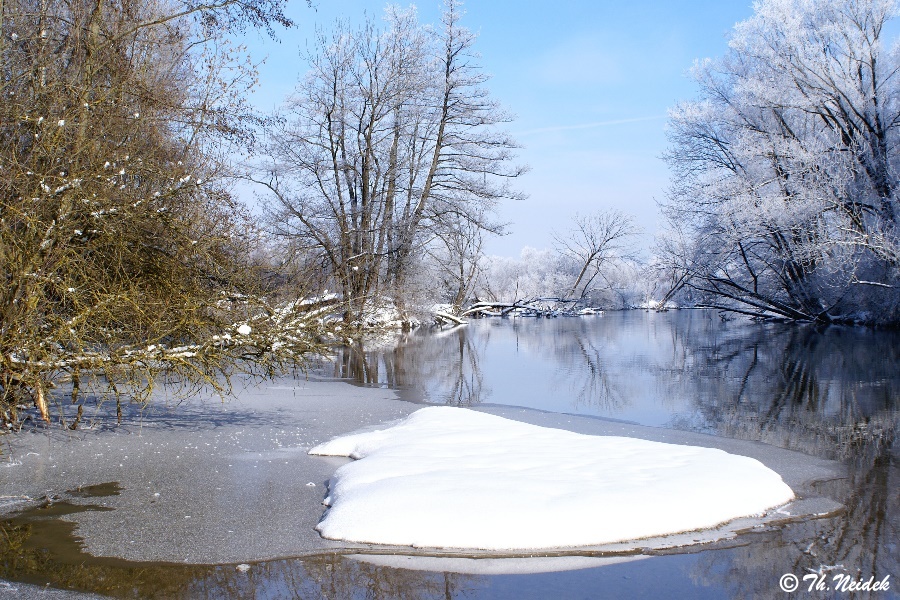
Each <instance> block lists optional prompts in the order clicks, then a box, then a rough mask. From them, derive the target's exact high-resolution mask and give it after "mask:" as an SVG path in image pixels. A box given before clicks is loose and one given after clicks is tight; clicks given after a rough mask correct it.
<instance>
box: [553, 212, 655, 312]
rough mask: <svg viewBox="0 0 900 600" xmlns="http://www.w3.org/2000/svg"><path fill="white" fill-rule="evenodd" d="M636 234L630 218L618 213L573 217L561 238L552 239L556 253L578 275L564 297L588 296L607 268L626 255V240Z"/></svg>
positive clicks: (557, 235) (558, 236)
mask: <svg viewBox="0 0 900 600" xmlns="http://www.w3.org/2000/svg"><path fill="white" fill-rule="evenodd" d="M637 232H638V229H637V227H635V225H634V220H633V218H632V217H631V216H629V215H626V214H624V213H622V212H619V211H617V210H605V211H598V212H594V213H591V214H587V215H575V217H574V218H573V225H572V226H571V227H570V228H569V229H568V230H567V231H566V232H565V233H564V234H559V233H556V234H554V236H553V239H554V241H555V242H556V251H557V252H559V254H560V255H561V256H562V257H563V258H564V259H565V260H568V261H569V262H570V263H571V265H572V266H573V267H574V269H577V272H578V274H577V275H576V276H575V278H574V280H573V281H572V287H571V288H570V289H569V291H568V293H567V294H566V296H567V297H569V298H582V299H583V298H586V297H587V296H589V295H590V293H591V291H592V290H593V289H594V287H595V282H596V281H597V279H598V278H599V279H601V280H603V279H604V278H605V277H604V274H603V269H604V267H605V266H606V264H607V263H610V262H612V261H614V260H615V259H619V258H622V257H623V256H624V255H626V254H628V251H629V248H628V242H629V239H630V238H633V236H634V235H635V234H637Z"/></svg>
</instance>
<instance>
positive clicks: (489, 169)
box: [258, 0, 522, 321]
mask: <svg viewBox="0 0 900 600" xmlns="http://www.w3.org/2000/svg"><path fill="white" fill-rule="evenodd" d="M460 16H461V11H460V9H459V3H458V2H455V1H452V0H451V1H449V2H447V4H446V7H445V11H444V14H443V20H442V26H441V27H440V28H437V29H435V30H432V29H430V28H426V27H423V26H422V25H420V24H419V23H418V21H417V17H416V13H415V11H414V9H409V10H400V9H397V8H395V7H389V8H388V10H387V12H386V18H385V23H384V26H383V27H381V26H379V25H378V24H376V23H375V22H373V21H371V20H369V21H367V22H366V23H365V24H364V25H363V26H362V27H361V28H359V29H351V28H349V26H346V25H343V24H338V25H336V27H335V29H334V30H333V31H332V32H330V33H322V34H320V36H319V38H318V39H317V41H316V44H315V49H314V50H313V51H312V53H311V55H310V56H308V61H309V63H310V65H311V70H310V72H309V73H308V74H307V75H306V76H305V78H304V79H303V80H302V82H301V84H300V85H299V86H298V88H297V90H296V91H295V93H294V94H293V95H292V96H291V97H290V98H289V99H288V101H287V103H286V104H285V106H284V108H283V109H282V111H281V113H280V115H279V116H280V119H279V121H278V124H277V126H276V127H275V128H274V130H272V131H271V132H270V133H271V146H270V148H268V152H267V154H268V156H270V157H271V162H269V163H267V164H265V165H264V167H263V168H262V174H261V175H259V176H258V179H259V181H260V182H261V183H263V184H264V185H266V186H268V188H269V190H270V191H271V192H272V196H273V198H274V200H273V202H272V213H273V222H274V226H275V231H276V233H278V234H279V235H280V236H282V237H283V238H285V239H288V240H291V241H292V243H293V244H294V246H295V247H299V248H301V249H303V250H305V251H307V252H309V253H314V254H315V255H317V256H318V257H319V260H320V261H321V263H322V264H324V265H327V267H328V269H329V270H330V274H331V276H332V277H333V279H334V283H335V286H336V287H337V289H338V290H339V291H340V293H341V294H342V297H343V300H344V303H345V318H346V319H347V320H348V321H353V320H354V319H357V318H358V317H359V315H360V314H361V313H362V312H363V310H364V309H365V307H366V305H367V303H368V302H369V301H370V300H371V299H372V298H374V297H377V296H380V295H384V296H392V297H393V299H394V300H395V302H397V304H399V305H402V304H403V301H404V296H405V289H406V286H407V284H408V283H409V281H410V275H411V274H410V272H409V270H410V268H411V266H412V265H414V264H416V263H417V262H421V261H419V260H418V259H419V258H420V256H421V254H422V253H423V250H424V249H425V247H426V246H428V245H429V244H432V243H435V242H436V241H438V243H439V244H440V240H443V241H444V242H446V241H450V240H451V238H452V236H453V235H454V232H459V231H462V230H463V229H466V228H470V227H475V228H477V229H481V230H488V231H491V230H496V229H497V227H496V226H495V225H494V224H492V223H491V222H490V220H488V219H486V218H485V216H486V215H488V214H489V213H490V210H491V209H492V207H493V205H494V204H495V203H496V202H497V201H498V200H499V199H501V198H510V197H518V196H519V194H518V193H516V192H515V191H513V190H511V189H510V188H509V187H508V182H509V180H510V178H513V177H515V176H517V175H518V174H519V173H521V172H522V169H521V168H519V167H516V166H515V165H513V164H512V162H511V161H512V159H513V155H512V151H513V149H514V147H515V144H514V143H513V141H512V140H511V139H510V138H509V137H508V136H507V135H506V134H505V133H504V132H503V131H501V130H500V129H499V128H498V126H500V125H502V124H503V123H505V122H507V121H508V120H509V119H510V117H509V116H508V115H507V114H506V113H505V112H503V111H502V110H501V109H500V108H499V106H498V105H497V104H496V102H494V101H493V100H492V99H491V98H490V96H489V94H488V92H487V90H486V89H485V87H484V84H485V82H486V79H487V77H486V76H485V75H484V74H483V73H482V72H481V71H480V70H479V67H478V65H477V62H476V56H475V55H474V53H473V45H474V42H475V36H474V35H473V34H472V33H471V32H469V31H468V30H466V29H465V28H463V27H461V26H460V25H459V19H460ZM451 243H452V242H451Z"/></svg>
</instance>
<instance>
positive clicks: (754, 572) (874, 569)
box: [336, 311, 900, 598]
mask: <svg viewBox="0 0 900 600" xmlns="http://www.w3.org/2000/svg"><path fill="white" fill-rule="evenodd" d="M502 344H506V345H507V346H508V347H509V349H508V350H504V352H506V355H505V358H503V359H498V358H497V357H496V354H497V353H498V352H500V350H498V348H500V347H501V345H502ZM348 355H350V356H348ZM526 355H527V356H528V357H530V359H531V360H532V362H530V363H529V365H533V364H540V363H545V364H546V365H547V377H546V378H547V380H548V382H549V384H548V387H547V392H546V393H547V394H550V393H553V390H557V389H558V390H565V392H564V393H565V394H567V395H568V401H569V405H568V408H567V411H568V412H586V413H590V414H601V415H603V414H608V415H609V416H616V414H617V411H621V410H624V409H627V408H629V407H633V405H636V404H639V403H640V402H642V401H645V398H643V397H642V395H646V394H650V395H654V396H655V398H654V401H655V402H656V403H657V404H659V405H662V406H664V407H668V408H669V410H670V420H669V422H668V424H667V426H669V427H674V428H687V429H694V430H698V431H703V432H707V433H712V434H715V435H719V436H725V437H731V438H740V439H748V440H756V441H761V442H765V443H768V444H772V445H776V446H780V447H784V448H789V449H792V450H797V451H800V452H803V453H806V454H810V455H814V456H818V457H822V458H829V459H835V460H840V461H842V462H843V463H844V464H846V465H847V466H848V470H849V477H848V478H847V479H841V480H836V481H831V482H823V483H821V484H820V486H821V488H822V491H823V493H824V494H825V495H828V496H830V497H833V498H835V499H837V500H839V501H840V502H842V503H843V504H844V505H845V506H846V510H845V511H844V512H843V513H842V514H840V515H839V516H837V517H833V518H828V519H820V520H816V521H810V522H806V523H797V524H792V525H789V526H786V527H784V528H782V529H780V530H779V531H777V532H769V533H766V534H760V535H756V536H754V537H753V538H752V539H753V541H752V543H750V544H749V545H747V546H746V547H744V548H738V549H732V550H727V551H710V552H703V553H701V554H700V555H699V557H698V560H697V561H696V563H695V567H694V570H695V572H694V577H695V578H696V580H697V582H698V583H699V584H708V585H711V586H717V587H719V586H727V587H728V588H729V590H730V595H732V596H734V597H748V598H749V597H760V596H762V597H766V596H770V595H772V594H773V593H774V592H773V590H775V591H777V582H778V578H779V577H780V576H781V575H782V574H784V573H787V572H793V573H795V574H797V575H798V576H800V577H802V576H803V575H804V574H806V573H808V572H809V571H810V570H812V571H816V570H821V569H823V568H827V567H828V566H835V565H841V567H840V568H839V569H838V571H836V572H843V573H848V574H851V575H852V576H853V577H854V578H862V579H863V580H865V579H868V577H869V576H870V575H874V576H876V577H877V578H879V579H880V578H883V577H884V575H888V574H890V575H892V577H900V569H898V566H900V556H898V552H900V550H898V545H897V541H896V540H898V539H900V531H898V529H900V527H898V525H900V506H898V504H900V499H898V496H900V477H898V461H897V450H896V446H895V444H894V441H895V437H896V431H897V422H898V415H900V411H898V402H900V400H898V398H900V332H896V331H873V330H869V329H861V328H847V327H830V328H824V329H823V328H820V327H814V326H803V325H787V324H777V323H754V322H751V321H747V320H742V319H735V320H731V321H723V320H722V319H720V318H719V317H718V315H717V314H716V313H714V312H710V311H676V312H670V313H668V314H656V315H652V314H646V313H641V312H637V311H632V312H628V313H607V314H606V315H605V316H603V317H588V318H583V319H580V318H575V319H554V320H545V319H510V320H505V321H502V322H501V321H496V320H495V321H493V322H491V323H478V322H475V323H472V324H471V325H470V326H469V327H460V328H456V329H452V330H450V331H444V332H440V333H439V334H437V335H432V334H427V333H425V334H423V333H418V334H412V335H409V336H407V337H406V339H405V340H403V343H401V344H400V345H399V346H397V347H396V348H394V349H391V350H389V351H381V352H364V351H363V349H362V347H361V346H355V347H353V348H347V349H345V350H343V353H342V355H341V358H342V365H343V366H342V367H341V370H340V372H341V375H344V376H347V375H349V376H350V377H351V378H353V379H355V380H356V381H358V382H360V383H365V384H368V385H373V384H377V385H388V386H391V387H398V388H413V389H419V390H420V391H423V393H424V394H425V395H426V396H427V397H428V399H429V401H431V402H435V403H447V404H452V405H457V406H471V405H474V404H477V403H479V402H484V401H491V402H501V403H509V404H516V401H517V399H516V398H504V397H503V392H504V390H505V383H504V380H503V379H502V378H500V377H498V375H497V373H496V370H497V365H498V364H500V365H501V367H502V362H503V361H504V360H505V361H507V362H513V363H514V362H516V361H523V360H524V357H525V356H526ZM488 358H489V360H488ZM534 360H538V361H539V362H538V363H535V362H534ZM498 361H499V362H498ZM336 374H337V373H336ZM641 377H644V378H649V379H650V380H651V382H650V383H649V384H647V385H644V386H639V385H637V384H636V383H635V381H636V379H639V378H641ZM492 390H497V392H498V393H497V394H494V393H492ZM554 410H558V409H556V408H554ZM828 583H829V584H831V583H832V581H831V576H829V577H828ZM895 586H900V581H898V582H896V583H895ZM825 596H826V597H827V594H826V595H825ZM841 597H852V595H850V594H842V596H841Z"/></svg>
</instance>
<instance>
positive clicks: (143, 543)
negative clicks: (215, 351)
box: [0, 378, 841, 597]
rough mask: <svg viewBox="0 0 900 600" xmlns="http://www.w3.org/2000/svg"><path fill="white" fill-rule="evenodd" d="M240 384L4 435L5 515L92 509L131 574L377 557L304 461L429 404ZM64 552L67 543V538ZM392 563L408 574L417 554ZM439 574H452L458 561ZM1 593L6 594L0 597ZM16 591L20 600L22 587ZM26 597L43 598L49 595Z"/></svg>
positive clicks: (683, 437) (800, 462)
mask: <svg viewBox="0 0 900 600" xmlns="http://www.w3.org/2000/svg"><path fill="white" fill-rule="evenodd" d="M240 385H241V384H240V382H238V388H237V389H236V390H235V392H236V393H235V397H234V398H232V399H229V400H227V401H225V402H221V401H220V400H219V399H217V398H214V399H206V400H199V399H195V400H191V401H186V402H183V403H181V404H179V405H177V406H167V405H166V403H165V402H164V401H163V400H162V399H159V401H158V402H157V403H156V404H154V405H152V406H151V407H150V408H149V409H147V410H146V411H144V413H143V415H132V416H131V418H130V420H129V421H128V422H127V424H125V425H122V426H118V427H113V426H110V425H106V424H103V422H102V421H98V425H97V427H96V429H95V430H86V431H74V432H73V431H68V430H62V429H59V428H49V429H48V428H44V427H43V426H42V425H39V426H37V427H36V428H34V429H31V430H25V431H23V432H20V433H19V434H16V435H12V436H8V437H7V438H6V440H5V442H8V445H7V446H6V447H5V448H4V454H3V456H2V463H0V477H2V481H3V484H2V491H0V497H2V498H0V511H2V512H3V513H6V514H10V513H12V512H15V511H20V510H23V509H26V508H28V507H30V506H35V505H39V504H41V503H46V502H47V500H48V499H49V500H51V501H53V502H56V503H63V502H64V503H70V504H72V505H75V506H82V507H86V508H89V510H83V511H71V512H69V513H68V514H66V515H65V516H64V517H63V519H65V520H67V521H71V522H74V523H76V524H77V530H76V533H77V536H78V537H79V538H80V540H81V544H82V546H83V551H84V552H85V553H87V554H89V555H90V556H91V557H109V558H115V559H124V560H126V561H132V562H134V563H148V562H152V563H157V564H159V563H168V564H176V563H177V564H182V565H232V567H231V569H232V570H234V568H235V567H236V566H237V565H238V564H242V563H257V562H260V561H267V560H273V559H279V558H285V557H303V556H313V555H320V554H324V553H335V552H339V553H347V552H348V551H358V552H362V553H378V550H379V549H378V548H377V547H371V546H366V545H359V544H346V543H338V542H333V541H329V540H325V539H323V538H321V537H320V536H319V535H318V534H317V533H316V531H315V530H314V527H315V525H316V524H317V523H318V521H319V519H320V518H321V516H322V514H323V512H324V507H323V506H322V504H321V502H322V499H323V497H324V496H325V494H326V490H327V488H326V485H327V480H328V479H329V478H330V477H331V475H332V474H333V472H334V470H335V469H336V468H337V467H338V466H339V465H340V464H343V463H344V462H346V459H340V458H325V457H316V456H309V455H308V454H307V451H308V450H309V448H311V447H312V446H314V445H316V444H318V443H321V442H323V441H326V440H328V439H331V438H333V437H335V436H338V435H341V434H345V433H349V432H351V431H355V430H358V429H360V428H364V427H375V426H378V425H380V424H383V423H387V422H390V421H392V420H395V419H399V418H402V417H405V416H406V415H408V414H410V413H412V412H413V411H415V410H416V409H418V408H420V407H421V405H418V404H415V403H412V402H407V401H404V400H401V399H399V397H398V395H397V393H396V392H394V391H391V390H386V389H380V388H372V387H357V386H352V385H350V384H347V383H344V382H339V381H324V380H318V381H317V380H305V379H292V378H282V379H279V380H276V381H269V382H262V383H250V382H245V387H243V388H242V389H241V388H240ZM480 410H485V411H487V412H491V413H494V414H499V415H502V416H504V417H507V418H512V419H516V420H521V421H526V422H531V423H534V424H538V425H544V426H551V427H558V428H562V429H569V430H571V431H576V432H579V433H588V434H594V435H628V436H633V437H642V438H645V439H654V440H656V441H668V442H673V443H681V444H693V445H703V446H709V447H719V448H721V449H724V450H726V451H729V452H733V453H738V454H744V455H748V456H753V457H754V458H757V459H758V460H760V461H762V462H763V463H764V464H766V465H767V466H769V467H770V468H772V469H773V470H775V471H776V472H778V473H779V474H780V475H781V476H782V478H783V479H784V480H785V482H786V483H788V485H790V486H791V487H792V488H793V489H794V490H795V491H797V492H798V493H799V494H800V495H801V496H806V497H808V496H809V495H810V494H811V493H812V488H811V483H812V482H813V481H814V480H821V479H829V478H834V477H839V476H840V475H841V471H840V468H839V467H838V466H837V465H836V464H835V463H831V462H830V461H825V460H821V459H815V458H812V457H809V456H805V455H801V454H798V453H794V452H789V451H786V450H781V449H778V448H775V447H772V446H767V445H764V444H759V443H753V442H746V441H739V440H731V439H725V438H718V437H713V436H707V435H702V434H696V433H689V432H683V431H674V430H665V429H657V428H651V427H641V426H638V425H633V424H628V423H622V422H615V421H610V420H607V419H598V418H591V417H579V416H572V415H561V414H557V413H546V412H541V411H535V410H526V409H515V408H510V407H499V406H491V405H486V406H483V407H480ZM816 502H818V503H813V504H809V505H806V504H803V503H798V505H797V509H796V510H792V511H789V512H791V513H792V514H791V515H786V514H782V515H778V514H774V515H769V517H770V519H769V520H770V521H771V522H777V521H779V520H781V519H786V518H792V519H793V518H797V517H798V513H804V512H805V513H806V514H815V513H818V512H828V511H831V510H835V509H836V505H835V504H834V503H833V502H832V503H831V504H829V503H828V501H827V499H820V500H818V501H816ZM472 509H474V510H477V506H476V507H474V508H472ZM800 516H802V515H800ZM758 524H759V523H757V522H754V521H753V520H745V521H742V522H740V523H735V524H732V526H731V527H730V529H728V530H719V531H715V532H708V533H707V534H703V535H698V534H696V533H694V534H689V535H687V536H682V537H680V538H678V537H670V538H667V539H664V540H663V539H661V540H642V541H640V542H632V543H630V544H618V545H615V546H611V547H604V548H594V549H592V551H594V552H610V551H612V552H629V551H634V550H637V549H641V548H645V547H647V546H648V545H654V546H656V547H660V548H663V547H673V546H675V547H677V546H680V545H682V544H690V543H695V542H697V541H709V540H712V539H717V538H722V537H728V536H730V535H733V532H734V530H736V529H742V528H747V527H753V526H755V525H758ZM66 543H68V544H69V545H71V544H72V541H71V540H68V541H66V540H60V544H66ZM387 550H389V551H388V552H386V554H392V553H396V552H397V551H398V549H387ZM576 553H577V552H576V551H573V550H571V549H569V550H563V551H560V552H558V554H563V555H565V554H576ZM405 554H410V552H405ZM421 554H429V553H428V552H427V551H426V552H421ZM432 554H433V553H432ZM457 554H463V555H465V554H466V553H457ZM551 554H552V553H551ZM382 562H384V561H383V559H382ZM389 562H390V561H389ZM394 562H395V563H396V564H397V566H403V567H404V568H407V569H408V568H410V565H409V558H408V556H403V557H396V560H395V561H394ZM444 568H445V569H447V570H453V567H452V566H450V563H448V564H447V566H446V567H444ZM492 568H493V569H496V565H493V566H492ZM522 568H523V567H522V565H521V564H516V565H515V569H517V570H521V569H522ZM525 568H526V569H527V566H526V567H525ZM534 568H535V569H538V570H539V569H541V568H545V567H542V566H540V565H538V564H535V565H534ZM10 585H12V584H10ZM6 589H7V588H4V587H2V586H0V595H4V594H5V593H6V591H5V590H6ZM17 589H18V592H17V595H16V596H15V597H20V596H21V593H22V592H23V591H25V590H26V588H23V587H20V588H17ZM27 589H28V590H30V591H31V592H33V593H35V594H43V591H42V590H40V588H35V589H31V588H27ZM38 597H44V596H38Z"/></svg>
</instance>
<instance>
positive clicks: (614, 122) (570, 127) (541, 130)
mask: <svg viewBox="0 0 900 600" xmlns="http://www.w3.org/2000/svg"><path fill="white" fill-rule="evenodd" d="M665 118H666V115H655V116H652V117H635V118H633V119H615V120H612V121H597V122H594V123H581V124H579V125H557V126H555V127H541V128H539V129H529V130H527V131H519V132H518V133H516V134H514V135H530V134H532V133H550V132H553V131H572V130H576V129H593V128H595V127H605V126H606V125H621V124H624V123H638V122H640V121H655V120H657V119H665Z"/></svg>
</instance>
